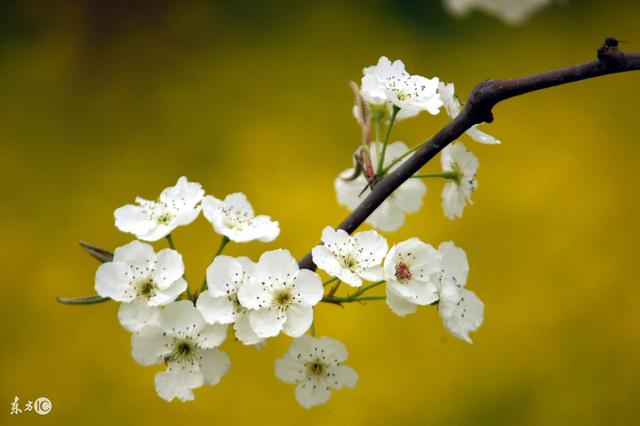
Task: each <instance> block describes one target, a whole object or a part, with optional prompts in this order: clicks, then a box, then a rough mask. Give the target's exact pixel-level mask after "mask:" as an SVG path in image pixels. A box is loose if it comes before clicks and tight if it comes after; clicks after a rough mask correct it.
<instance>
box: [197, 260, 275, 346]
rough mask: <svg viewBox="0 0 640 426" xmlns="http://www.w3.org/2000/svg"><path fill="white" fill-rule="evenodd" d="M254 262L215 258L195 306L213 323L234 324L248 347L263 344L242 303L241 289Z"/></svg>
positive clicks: (238, 336) (238, 334)
mask: <svg viewBox="0 0 640 426" xmlns="http://www.w3.org/2000/svg"><path fill="white" fill-rule="evenodd" d="M252 268H253V262H251V261H250V260H249V259H248V258H246V257H240V258H237V259H234V258H233V257H229V256H218V257H216V258H215V259H214V260H213V262H212V263H211V265H209V267H208V268H207V285H208V289H207V290H206V291H205V292H204V293H201V294H200V296H198V300H197V302H196V306H197V307H198V310H199V311H200V313H201V314H202V316H203V317H204V319H205V320H206V321H207V322H208V323H210V324H216V323H217V324H232V323H233V328H234V330H235V335H236V337H237V338H238V339H239V340H240V341H242V343H244V344H245V345H255V344H258V343H261V342H262V340H263V339H261V338H260V337H258V336H257V335H256V334H255V333H254V331H253V329H252V328H251V324H250V323H249V310H248V309H246V308H245V307H244V306H242V305H241V304H240V301H239V300H238V290H239V289H240V287H241V286H242V285H244V283H246V282H247V281H248V280H249V273H250V271H251V270H252Z"/></svg>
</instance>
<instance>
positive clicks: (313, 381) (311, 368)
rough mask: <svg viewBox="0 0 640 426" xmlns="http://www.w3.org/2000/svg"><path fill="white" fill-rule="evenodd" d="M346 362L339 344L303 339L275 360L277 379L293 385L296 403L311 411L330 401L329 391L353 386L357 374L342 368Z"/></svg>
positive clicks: (321, 339)
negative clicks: (314, 407)
mask: <svg viewBox="0 0 640 426" xmlns="http://www.w3.org/2000/svg"><path fill="white" fill-rule="evenodd" d="M346 359H347V348H346V347H345V346H344V345H343V344H342V343H341V342H339V341H338V340H335V339H331V338H329V337H320V338H319V339H316V338H315V337H311V336H308V335H307V336H303V337H300V338H298V339H295V340H293V341H292V342H291V346H290V347H289V351H288V352H287V353H286V354H285V355H284V358H281V359H278V360H276V377H278V378H279V379H280V380H282V381H283V382H285V383H292V384H296V385H297V386H296V400H297V401H298V403H299V404H300V405H302V406H303V407H304V408H311V407H313V406H315V405H320V404H324V403H325V402H327V401H328V400H329V397H330V396H331V391H330V390H329V389H331V388H333V389H336V390H339V389H341V388H342V387H343V386H347V387H349V388H353V387H354V386H355V385H356V382H357V381H358V373H356V372H355V370H353V369H352V368H351V367H347V366H345V365H342V362H343V361H344V360H346Z"/></svg>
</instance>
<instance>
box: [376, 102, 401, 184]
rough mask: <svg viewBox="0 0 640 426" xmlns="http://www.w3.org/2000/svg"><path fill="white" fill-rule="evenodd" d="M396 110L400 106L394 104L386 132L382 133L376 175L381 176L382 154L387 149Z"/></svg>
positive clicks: (396, 113) (398, 109)
mask: <svg viewBox="0 0 640 426" xmlns="http://www.w3.org/2000/svg"><path fill="white" fill-rule="evenodd" d="M398 111H400V108H398V107H397V106H395V105H394V106H393V111H392V112H391V118H390V119H389V125H388V126H387V132H386V133H385V135H384V141H382V150H381V152H380V156H379V157H378V170H377V171H376V175H378V177H382V166H383V164H384V154H385V152H386V151H387V143H388V142H389V136H390V135H391V129H392V128H393V123H394V122H395V121H396V116H397V115H398Z"/></svg>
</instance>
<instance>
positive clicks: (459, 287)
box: [438, 241, 484, 343]
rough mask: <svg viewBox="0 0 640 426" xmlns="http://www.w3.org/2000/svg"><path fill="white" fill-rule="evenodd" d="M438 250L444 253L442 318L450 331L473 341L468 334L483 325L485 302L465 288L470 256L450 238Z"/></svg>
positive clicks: (440, 309) (441, 281)
mask: <svg viewBox="0 0 640 426" xmlns="http://www.w3.org/2000/svg"><path fill="white" fill-rule="evenodd" d="M438 250H439V251H440V254H441V255H442V269H441V273H440V276H439V289H438V290H439V297H440V299H439V303H438V311H439V313H440V318H441V319H442V322H443V324H444V326H445V327H446V328H447V330H449V332H450V333H451V334H453V335H454V336H455V337H458V338H459V339H462V340H464V341H466V342H468V343H472V340H471V338H470V337H469V333H470V332H472V331H476V330H477V329H478V328H480V326H481V325H482V321H483V318H484V304H483V303H482V301H481V300H480V299H479V298H478V296H477V295H476V294H475V293H474V292H472V291H470V290H467V289H466V288H465V285H466V283H467V276H468V274H469V263H468V261H467V255H466V253H465V252H464V250H462V249H461V248H458V247H456V246H455V245H454V244H453V243H452V242H450V241H449V242H444V243H442V244H440V246H439V247H438Z"/></svg>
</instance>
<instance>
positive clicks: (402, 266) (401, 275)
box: [396, 262, 411, 281]
mask: <svg viewBox="0 0 640 426" xmlns="http://www.w3.org/2000/svg"><path fill="white" fill-rule="evenodd" d="M396 278H397V279H399V280H400V281H405V280H410V279H411V269H409V265H407V264H406V263H404V262H400V263H398V264H397V265H396Z"/></svg>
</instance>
